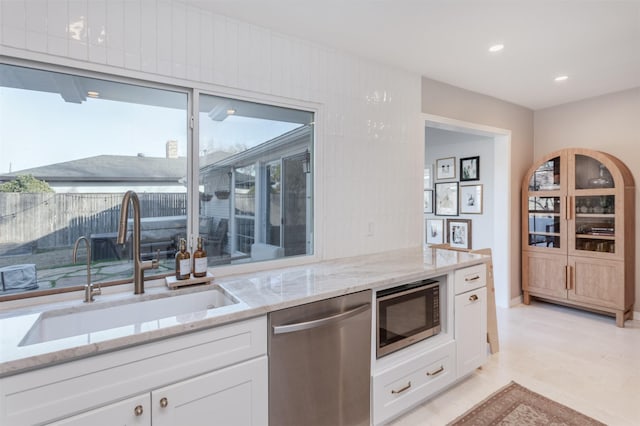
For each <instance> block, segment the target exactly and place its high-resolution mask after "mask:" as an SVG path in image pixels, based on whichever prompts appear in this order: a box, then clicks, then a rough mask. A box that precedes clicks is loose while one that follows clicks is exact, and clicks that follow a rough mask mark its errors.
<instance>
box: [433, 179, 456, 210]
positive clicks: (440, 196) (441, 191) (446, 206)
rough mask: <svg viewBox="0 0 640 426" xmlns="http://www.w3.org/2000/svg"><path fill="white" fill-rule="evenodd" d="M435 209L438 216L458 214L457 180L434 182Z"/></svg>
mask: <svg viewBox="0 0 640 426" xmlns="http://www.w3.org/2000/svg"><path fill="white" fill-rule="evenodd" d="M435 186H436V199H435V209H436V214H437V215H438V216H458V182H444V183H436V185H435Z"/></svg>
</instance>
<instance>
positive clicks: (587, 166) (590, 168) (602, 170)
mask: <svg viewBox="0 0 640 426" xmlns="http://www.w3.org/2000/svg"><path fill="white" fill-rule="evenodd" d="M614 187H615V185H614V182H613V177H612V176H611V172H609V169H607V167H606V166H605V165H604V164H602V163H601V162H600V161H598V160H596V159H595V158H593V157H589V156H587V155H580V154H577V155H576V156H575V187H574V189H578V190H579V189H601V188H614Z"/></svg>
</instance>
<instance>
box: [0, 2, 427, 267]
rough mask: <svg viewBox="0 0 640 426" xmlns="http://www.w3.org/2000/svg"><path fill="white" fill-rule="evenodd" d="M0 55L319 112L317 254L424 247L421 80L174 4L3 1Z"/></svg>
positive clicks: (324, 48) (322, 255)
mask: <svg viewBox="0 0 640 426" xmlns="http://www.w3.org/2000/svg"><path fill="white" fill-rule="evenodd" d="M0 24H1V27H2V28H1V30H0V49H1V50H0V54H2V55H5V56H10V57H17V58H22V59H32V60H39V61H45V62H48V63H53V64H59V65H68V66H75V67H81V68H85V67H86V68H88V69H92V70H96V71H102V72H107V73H110V74H119V75H123V76H130V77H140V76H143V78H145V79H147V80H150V81H159V82H171V83H179V84H183V85H185V86H193V87H196V88H200V89H204V90H207V91H209V92H211V93H219V92H223V93H222V94H224V91H225V90H226V89H230V90H232V92H233V93H239V94H241V95H243V96H246V97H249V98H252V99H256V100H272V99H277V100H278V101H279V102H282V103H290V104H291V105H294V106H295V105H297V104H304V103H309V104H312V105H314V106H317V108H318V111H319V113H318V115H317V127H316V130H317V140H316V152H315V154H316V169H315V170H316V184H317V187H316V190H317V192H316V194H315V197H316V198H315V199H316V229H315V231H316V234H315V237H316V242H317V243H318V247H319V254H320V255H321V257H324V258H336V257H343V256H353V255H358V254H364V253H373V252H380V251H386V250H392V249H400V248H406V247H418V246H420V245H421V242H422V237H421V229H422V224H421V220H422V168H423V158H424V157H423V152H424V151H423V149H424V148H423V144H424V138H423V135H422V131H423V126H421V125H420V123H419V115H420V102H421V100H420V99H421V93H420V84H421V82H420V76H418V75H414V74H411V73H408V72H405V71H402V70H398V69H394V68H391V67H388V66H385V65H383V64H379V63H374V62H371V61H369V60H366V59H363V58H358V57H355V56H352V55H349V54H346V53H343V52H339V51H336V50H334V49H331V48H328V47H324V46H321V45H317V44H314V43H312V42H308V41H305V40H301V39H297V38H294V37H290V36H287V35H284V34H279V33H276V32H273V31H270V30H268V29H264V28H260V27H257V26H254V25H250V24H247V23H243V22H239V21H236V20H233V19H228V18H226V17H223V16H219V15H215V14H212V13H210V12H207V11H203V10H200V9H197V8H195V7H192V6H187V5H185V4H183V3H180V2H177V1H171V0H157V1H155V0H126V1H122V0H48V1H47V0H28V1H27V0H8V1H0Z"/></svg>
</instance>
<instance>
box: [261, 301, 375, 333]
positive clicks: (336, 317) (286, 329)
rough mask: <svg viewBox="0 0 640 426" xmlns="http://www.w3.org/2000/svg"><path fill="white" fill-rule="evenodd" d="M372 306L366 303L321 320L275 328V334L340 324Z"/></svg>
mask: <svg viewBox="0 0 640 426" xmlns="http://www.w3.org/2000/svg"><path fill="white" fill-rule="evenodd" d="M370 306H371V304H370V303H365V304H364V305H360V306H358V307H357V308H353V309H350V310H348V311H345V312H341V313H339V314H335V315H331V316H329V317H325V318H320V319H317V320H313V321H305V322H298V323H294V324H287V325H278V326H274V327H273V334H285V333H293V332H295V331H302V330H310V329H312V328H318V327H322V326H325V325H329V324H333V323H336V322H340V321H342V320H344V319H347V318H350V317H353V316H356V315H358V314H361V313H362V312H365V311H367V310H368V309H369V308H370Z"/></svg>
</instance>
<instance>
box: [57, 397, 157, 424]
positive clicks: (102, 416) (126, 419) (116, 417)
mask: <svg viewBox="0 0 640 426" xmlns="http://www.w3.org/2000/svg"><path fill="white" fill-rule="evenodd" d="M49 425H50V426H87V425H91V426H151V395H150V394H149V393H145V394H144V395H139V396H134V397H133V398H129V399H125V400H123V401H119V402H114V403H113V404H109V405H105V406H104V407H100V408H96V409H95V410H91V411H87V412H85V413H82V414H78V415H76V416H73V417H69V418H68V419H64V420H60V421H58V422H54V423H49Z"/></svg>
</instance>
